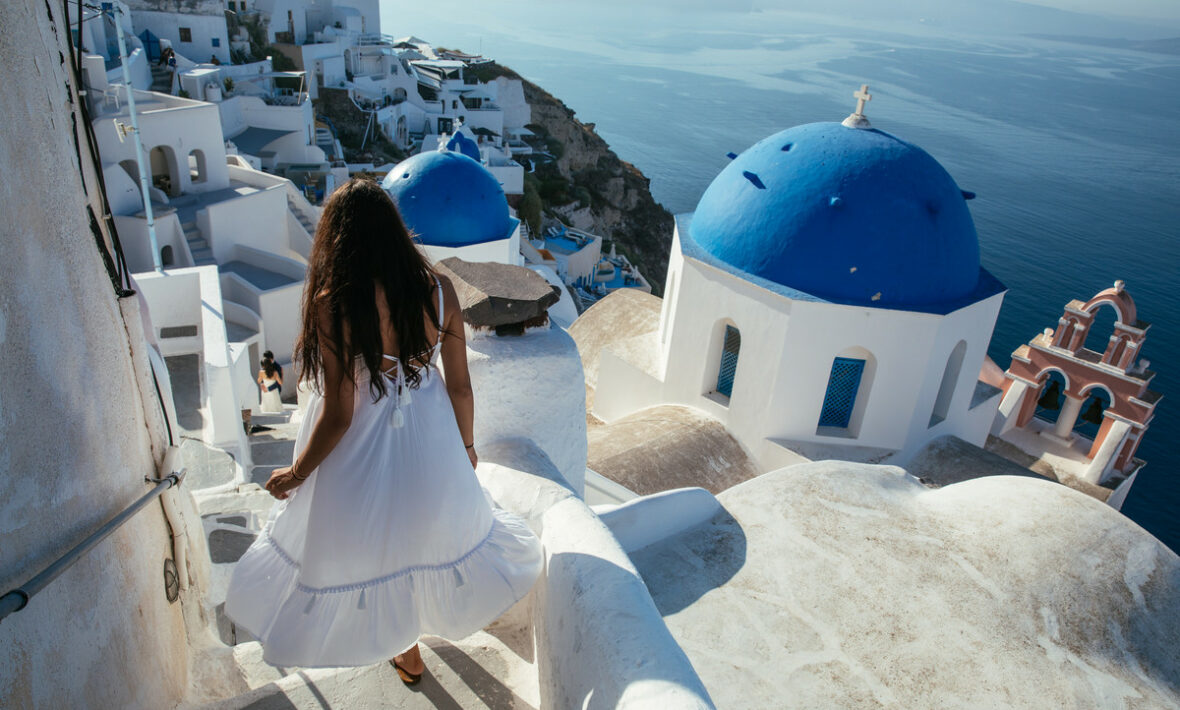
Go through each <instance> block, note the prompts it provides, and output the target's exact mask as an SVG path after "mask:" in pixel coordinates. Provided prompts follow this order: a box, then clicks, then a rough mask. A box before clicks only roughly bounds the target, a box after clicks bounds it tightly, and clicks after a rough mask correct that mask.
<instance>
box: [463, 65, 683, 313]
mask: <svg viewBox="0 0 1180 710" xmlns="http://www.w3.org/2000/svg"><path fill="white" fill-rule="evenodd" d="M467 74H468V75H469V76H476V77H478V78H479V79H480V80H482V81H493V80H495V79H496V78H497V77H505V78H508V79H519V80H520V81H521V83H522V85H523V87H524V96H525V100H526V101H527V102H528V104H529V107H530V109H531V110H532V123H530V124H529V128H530V129H531V130H532V131H533V132H534V133H535V134H537V135H536V136H535V138H534V140H533V142H534V145H535V147H537V148H539V149H541V150H544V151H545V152H546V153H548V154H550V155H552V156H553V158H554V159H553V160H552V161H545V160H538V161H536V163H535V165H536V170H535V172H534V173H531V174H530V175H529V177H528V179H527V183H528V185H526V193H527V191H528V190H529V189H532V190H535V191H536V192H537V193H538V195H539V197H540V200H541V206H542V211H543V212H544V214H546V215H549V216H550V217H553V218H556V219H560V220H561V221H563V222H565V223H567V224H569V225H571V226H573V227H577V228H579V229H584V230H586V231H589V232H593V233H595V234H601V235H602V236H603V237H606V238H608V239H613V240H614V241H615V243H616V246H617V247H618V249H619V251H620V252H621V253H624V254H626V255H627V257H628V258H629V259H631V261H632V263H634V264H635V265H636V266H638V267H639V269H640V271H641V272H642V273H643V275H644V276H646V277H647V279H648V281H650V282H651V285H652V290H653V292H654V293H656V294H660V293H662V291H663V288H664V277H665V275H666V273H667V266H668V252H669V249H670V248H671V246H672V215H671V214H670V213H669V212H668V211H667V210H666V209H664V208H663V207H662V206H661V205H660V204H659V203H657V202H656V201H655V199H653V198H652V195H651V191H650V189H649V187H650V181H649V180H648V179H647V178H646V177H645V176H644V175H643V173H641V172H640V171H639V169H638V168H636V167H635V166H634V165H632V164H630V163H628V162H626V161H624V160H621V159H619V156H618V155H616V154H615V152H614V151H613V150H611V148H610V146H609V145H607V143H606V141H604V140H603V139H602V137H601V136H599V135H598V134H597V133H596V132H595V131H594V124H593V123H582V122H581V121H579V120H578V119H577V118H576V117H575V116H574V112H573V110H572V109H570V108H569V107H568V106H566V105H565V104H564V103H562V102H561V101H560V100H559V99H557V98H556V97H555V96H553V95H552V94H550V93H549V92H548V91H546V90H544V89H542V88H541V87H539V86H537V85H536V84H534V83H532V82H530V81H528V80H526V79H523V78H522V77H521V76H520V75H519V74H517V73H516V72H514V71H512V70H511V69H508V68H507V67H503V66H500V65H498V64H494V63H493V64H485V65H479V66H476V67H470V68H469V69H468V71H467ZM526 196H527V194H526ZM524 212H527V209H525V210H522V213H524ZM524 216H525V218H526V220H527V219H528V216H527V215H524Z"/></svg>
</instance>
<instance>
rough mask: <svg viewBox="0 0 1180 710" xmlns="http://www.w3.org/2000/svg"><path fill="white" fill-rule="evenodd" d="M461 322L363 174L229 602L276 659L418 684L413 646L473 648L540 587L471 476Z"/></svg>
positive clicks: (321, 266)
mask: <svg viewBox="0 0 1180 710" xmlns="http://www.w3.org/2000/svg"><path fill="white" fill-rule="evenodd" d="M463 328H464V325H463V311H462V310H461V308H460V306H459V298H458V296H457V295H455V289H454V287H453V286H452V285H451V282H450V281H449V280H447V278H446V277H445V276H441V275H439V274H437V273H436V272H434V271H433V270H432V269H431V268H430V265H429V264H428V263H427V261H426V259H425V258H424V257H423V255H422V253H421V252H419V251H418V248H417V246H416V245H415V244H414V242H413V241H412V240H411V239H410V235H409V233H408V232H407V231H406V228H405V225H404V223H403V222H402V219H401V217H400V216H399V215H398V212H397V208H396V207H395V206H394V204H393V201H392V200H390V198H389V195H387V194H386V193H385V191H384V190H382V189H381V188H380V187H379V186H378V185H377V183H375V182H373V181H371V180H365V179H359V178H358V179H353V180H349V181H348V182H347V183H345V184H344V185H343V186H342V187H340V188H339V189H338V190H336V191H335V192H333V193H332V197H331V198H330V199H329V200H328V203H327V205H326V206H325V207H324V212H323V215H322V216H321V217H320V221H319V225H318V226H317V227H316V235H315V240H314V243H313V244H312V248H311V257H310V259H309V264H308V269H307V281H306V289H305V290H304V296H303V324H302V327H301V330H300V334H299V340H298V342H297V345H296V351H295V362H296V363H298V368H299V372H300V379H301V380H302V381H303V382H306V383H307V384H308V385H310V389H311V395H310V397H309V399H308V403H307V410H306V411H307V413H306V415H305V416H304V418H303V423H302V425H301V426H300V429H299V433H298V435H297V437H296V440H295V452H294V463H293V464H292V465H291V466H287V467H284V468H280V469H277V470H276V471H274V473H272V474H271V477H270V480H269V481H267V482H266V489H267V490H268V491H270V493H271V495H273V496H274V497H275V498H278V499H279V500H280V501H281V502H280V503H279V504H278V505H277V506H276V507H275V512H273V513H272V514H271V515H272V517H271V519H270V522H269V523H268V524H267V526H266V527H265V528H263V530H262V532H261V533H260V534H259V536H258V538H257V540H256V541H255V542H254V544H253V545H252V546H251V547H250V549H249V550H247V551H246V554H245V555H243V556H242V558H241V560H239V562H238V564H237V567H236V568H235V569H234V574H233V578H232V580H231V581H230V585H229V591H228V593H227V596H226V606H225V611H226V614H227V615H229V616H230V618H232V619H233V620H234V621H235V623H237V624H238V626H240V627H242V628H244V629H247V630H249V631H250V633H251V634H253V635H254V636H255V637H256V638H258V639H259V640H260V641H261V642H262V648H263V659H264V660H265V661H266V662H267V663H269V664H271V665H276V666H282V667H291V666H300V667H304V668H316V667H324V666H366V665H369V664H371V663H376V662H379V661H382V660H385V659H390V662H391V663H392V664H393V665H394V668H395V669H396V670H397V673H398V676H399V677H400V678H401V679H402V681H403V682H404V683H406V684H407V685H412V684H414V683H417V682H418V681H419V680H420V679H421V676H422V674H423V672H424V671H425V665H424V664H423V663H422V656H421V654H420V652H419V650H418V643H417V642H418V637H419V636H420V635H422V634H438V635H441V636H445V637H447V638H451V639H459V638H463V637H465V636H467V635H469V634H471V633H473V632H475V631H478V630H479V629H481V628H483V627H484V626H486V625H487V624H489V623H490V622H491V621H492V620H494V619H495V618H496V617H497V616H498V615H499V614H502V613H503V612H504V610H505V609H508V608H509V607H510V606H512V605H513V604H514V603H515V602H516V601H518V600H520V599H521V598H523V597H524V596H525V595H526V594H528V592H529V589H530V588H531V587H532V586H533V582H534V581H535V580H536V579H537V576H538V575H539V574H540V572H541V566H542V563H543V557H542V550H541V543H540V542H539V541H538V540H537V538H536V536H535V535H534V534H533V533H532V531H531V530H530V529H529V527H528V525H527V524H526V523H525V522H524V521H523V520H521V519H520V518H518V517H516V516H515V515H512V514H510V513H506V512H504V511H502V510H499V509H497V508H494V507H493V506H492V505H491V503H490V502H489V500H488V498H487V496H486V495H485V493H484V492H483V489H482V488H481V487H480V485H479V479H478V478H476V476H475V470H474V467H475V465H476V463H477V462H478V460H479V458H478V456H477V455H476V453H475V442H474V439H473V436H474V432H473V430H472V427H473V423H474V398H473V397H472V392H471V379H470V374H469V373H468V370H467V345H466V342H465V340H464V333H463ZM440 355H441V359H442V365H443V369H440V368H439V357H440ZM443 371H445V372H446V379H445V380H444V379H443Z"/></svg>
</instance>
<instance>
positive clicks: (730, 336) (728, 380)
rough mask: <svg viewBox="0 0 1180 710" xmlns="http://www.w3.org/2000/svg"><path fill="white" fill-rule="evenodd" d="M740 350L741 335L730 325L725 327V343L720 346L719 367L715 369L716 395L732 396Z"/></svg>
mask: <svg viewBox="0 0 1180 710" xmlns="http://www.w3.org/2000/svg"><path fill="white" fill-rule="evenodd" d="M741 349H742V335H741V333H739V332H738V329H737V328H734V327H733V326H732V325H727V326H725V342H724V343H723V344H722V345H721V365H720V367H718V368H717V393H718V394H723V395H725V396H726V397H731V396H733V378H734V376H735V375H736V374H737V363H738V353H739V352H740V351H741Z"/></svg>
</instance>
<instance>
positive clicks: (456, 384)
mask: <svg viewBox="0 0 1180 710" xmlns="http://www.w3.org/2000/svg"><path fill="white" fill-rule="evenodd" d="M438 278H439V280H440V281H441V282H442V287H443V310H445V311H446V314H447V318H446V321H445V322H444V323H443V328H444V330H446V335H445V336H444V335H443V334H442V333H440V334H439V337H440V338H442V364H443V369H444V370H445V371H446V383H447V395H449V396H450V398H451V407H452V408H453V409H454V410H455V423H457V424H458V425H459V434H460V436H462V437H463V445H464V446H467V456H468V458H470V459H471V466H472V468H474V467H475V465H476V464H477V463H479V457H478V456H476V455H475V446H474V444H475V439H474V436H475V435H474V433H473V432H474V427H475V396H474V395H473V394H472V392H471V373H470V372H468V370H467V336H466V334H465V333H464V331H463V309H462V308H460V307H459V296H458V295H456V293H455V287H454V286H452V285H451V282H450V280H449V279H448V278H446V277H445V276H439V277H438Z"/></svg>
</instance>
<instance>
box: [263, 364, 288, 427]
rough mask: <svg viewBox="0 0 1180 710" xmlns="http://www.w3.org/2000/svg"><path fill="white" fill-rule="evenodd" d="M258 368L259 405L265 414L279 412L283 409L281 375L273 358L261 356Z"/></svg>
mask: <svg viewBox="0 0 1180 710" xmlns="http://www.w3.org/2000/svg"><path fill="white" fill-rule="evenodd" d="M260 365H261V367H260V368H259V370H258V386H259V387H261V388H262V405H261V406H260V407H259V409H261V410H262V411H263V412H266V413H267V414H279V413H282V411H283V376H282V374H281V373H280V372H279V369H278V368H277V367H275V363H274V360H272V359H270V358H266V357H264V358H262V362H261V363H260Z"/></svg>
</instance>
